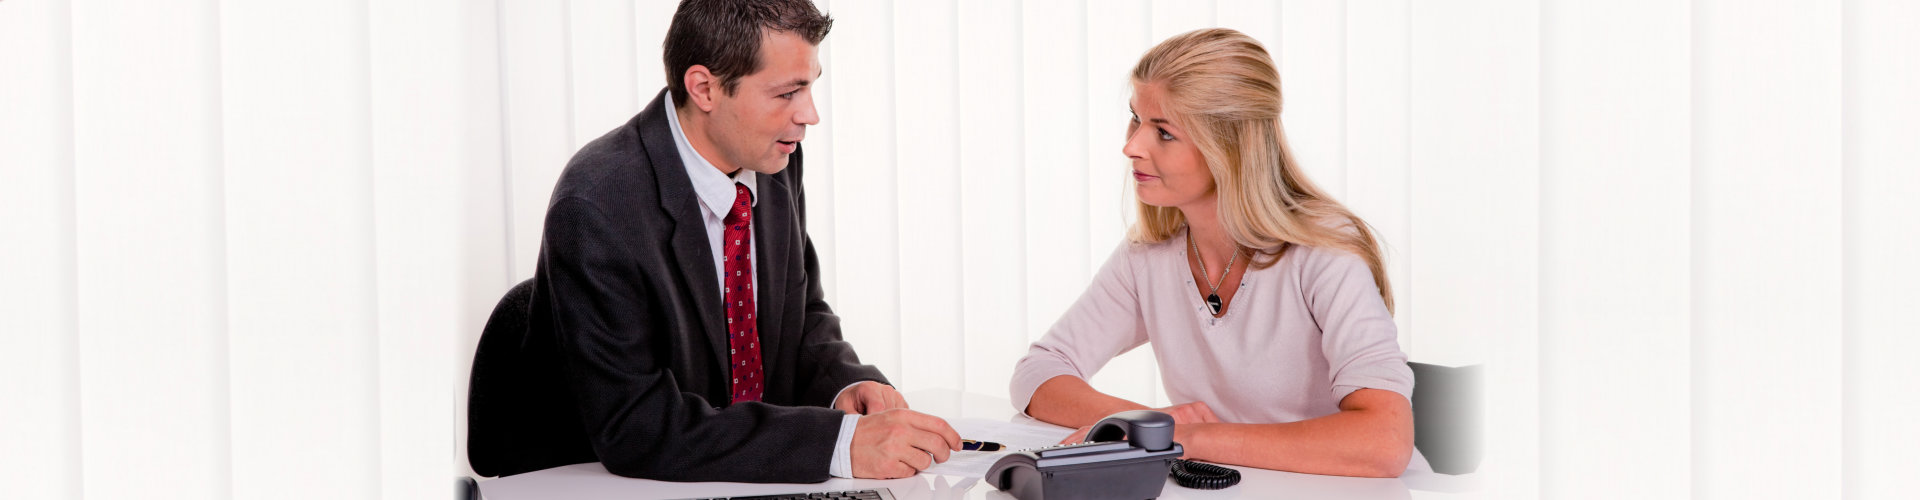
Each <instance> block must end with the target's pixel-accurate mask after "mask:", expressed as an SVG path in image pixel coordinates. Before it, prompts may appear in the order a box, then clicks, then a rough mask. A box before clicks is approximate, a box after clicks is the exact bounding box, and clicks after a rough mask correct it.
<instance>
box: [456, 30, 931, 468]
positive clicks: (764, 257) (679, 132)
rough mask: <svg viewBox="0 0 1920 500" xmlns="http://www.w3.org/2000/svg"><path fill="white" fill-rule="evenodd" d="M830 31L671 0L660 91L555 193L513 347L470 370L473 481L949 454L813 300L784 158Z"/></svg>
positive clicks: (797, 175)
mask: <svg viewBox="0 0 1920 500" xmlns="http://www.w3.org/2000/svg"><path fill="white" fill-rule="evenodd" d="M831 25H832V20H831V19H829V18H827V17H826V16H825V15H823V14H821V13H820V12H819V11H818V10H816V9H815V8H814V6H813V4H812V3H811V2H809V1H808V0H771V1H770V0H686V1H683V2H681V4H680V7H679V10H678V11H676V12H675V13H674V17H673V24H672V26H671V27H670V28H669V29H668V34H667V41H666V44H665V52H666V57H665V60H666V65H667V74H668V75H669V77H668V80H669V81H668V89H667V90H666V91H664V92H662V93H661V95H660V96H658V97H656V98H655V99H654V100H653V102H652V103H651V104H648V105H647V107H646V108H645V109H644V110H642V111H641V112H640V114H639V115H638V116H635V117H634V118H633V120H632V121H630V122H628V123H627V124H626V125H623V126H621V127H619V128H617V129H614V130H613V131H612V132H609V133H607V134H606V135H605V136H602V137H600V138H599V139H596V140H594V141H593V142H592V143H590V144H588V145H587V146H586V147H584V148H582V149H581V150H580V152H579V153H577V154H576V155H574V157H573V160H572V161H571V162H570V163H568V165H567V168H566V170H565V172H564V173H562V174H561V176H560V180H559V183H558V184H557V185H556V186H555V187H554V190H553V198H552V201H551V202H550V204H549V205H548V208H547V217H546V227H545V233H544V234H543V239H542V241H541V249H540V261H539V267H538V268H537V269H536V270H535V272H534V279H533V294H532V306H531V309H530V313H529V317H528V323H529V328H528V331H527V332H526V334H525V335H526V336H525V338H524V339H518V340H520V341H519V342H509V343H508V344H507V345H509V346H510V347H509V348H507V349H503V350H497V351H486V349H484V348H483V352H481V353H479V354H478V355H476V359H475V362H474V363H475V366H476V367H475V377H474V381H475V382H474V387H473V398H474V399H473V402H472V408H473V412H472V414H471V415H470V417H469V422H470V424H471V425H470V427H471V429H470V433H469V436H468V441H469V455H468V456H469V459H470V461H471V463H472V464H473V467H474V470H475V471H477V472H479V473H481V474H484V475H507V474H517V473H521V472H528V471H533V470H539V469H545V468H549V467H554V466H559V465H566V464H572V463H581V462H592V461H599V462H602V463H603V464H605V465H606V467H607V470H609V471H612V472H613V473H615V474H620V475H623V476H630V477H644V478H651V479H664V480H673V481H741V482H817V481H823V480H826V479H827V478H828V477H829V476H830V475H834V476H841V477H905V476H908V475H912V474H914V473H916V472H917V471H918V470H921V469H925V468H927V467H929V466H931V465H932V464H933V463H935V462H940V461H945V460H946V458H947V456H948V453H949V451H951V450H957V449H959V446H960V442H959V436H958V435H957V434H955V433H954V431H953V429H952V428H951V427H949V426H948V425H947V423H946V422H945V421H943V420H940V419H939V418H937V417H932V416H929V415H925V414H921V413H916V412H913V411H912V410H908V409H907V404H906V401H905V399H904V398H902V397H901V396H900V393H899V392H898V391H896V390H894V388H893V387H892V386H889V385H887V384H886V382H887V380H886V377H884V376H882V375H881V374H880V371H879V370H877V369H875V368H874V367H872V366H869V365H863V364H860V362H859V359H858V358H857V357H856V356H855V355H854V352H853V347H852V346H851V345H849V344H848V343H846V342H845V341H843V340H842V339H841V336H840V326H839V318H838V317H836V316H835V315H834V313H833V310H832V309H830V308H829V307H828V306H827V303H826V301H825V299H824V298H823V292H822V290H821V286H820V282H819V281H818V277H819V276H820V268H819V264H818V261H817V259H816V257H815V255H814V251H813V244H812V242H811V240H810V239H809V238H808V236H807V232H806V199H805V197H806V193H805V190H804V189H803V188H802V184H801V173H802V162H801V152H800V144H799V143H800V141H801V139H803V138H804V137H805V135H806V127H807V125H812V124H816V123H818V122H819V116H818V114H817V113H816V111H815V109H814V105H813V98H812V93H811V89H812V86H811V83H812V82H814V81H815V80H816V79H818V78H819V76H820V73H821V70H820V62H819V57H818V51H819V49H818V45H819V43H820V41H821V40H822V39H823V38H824V37H825V36H826V34H827V31H828V29H829V28H830V27H831ZM483 372H484V373H483Z"/></svg>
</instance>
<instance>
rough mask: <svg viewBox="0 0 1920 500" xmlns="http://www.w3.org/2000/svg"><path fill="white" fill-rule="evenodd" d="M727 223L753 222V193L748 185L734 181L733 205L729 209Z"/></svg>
mask: <svg viewBox="0 0 1920 500" xmlns="http://www.w3.org/2000/svg"><path fill="white" fill-rule="evenodd" d="M725 222H726V223H727V224H748V223H751V222H753V193H752V192H749V191H747V186H746V185H745V184H741V183H738V182H736V183H733V207H732V208H729V209H727V217H726V219H725Z"/></svg>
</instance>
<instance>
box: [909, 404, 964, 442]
mask: <svg viewBox="0 0 1920 500" xmlns="http://www.w3.org/2000/svg"><path fill="white" fill-rule="evenodd" d="M914 415H919V416H920V417H922V418H918V419H914V420H913V421H912V422H913V426H914V427H918V428H920V429H921V430H924V431H927V432H931V433H933V434H934V435H936V436H939V438H940V439H941V440H943V441H946V444H947V449H949V450H958V449H960V433H959V432H958V431H955V430H953V426H952V425H947V421H946V420H944V419H941V418H940V417H936V416H933V415H928V414H925V413H914Z"/></svg>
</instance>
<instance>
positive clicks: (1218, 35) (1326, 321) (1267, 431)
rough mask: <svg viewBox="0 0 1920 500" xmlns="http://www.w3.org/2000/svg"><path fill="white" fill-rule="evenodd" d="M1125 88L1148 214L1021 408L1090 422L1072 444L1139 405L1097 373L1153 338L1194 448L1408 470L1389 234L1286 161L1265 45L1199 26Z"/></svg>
mask: <svg viewBox="0 0 1920 500" xmlns="http://www.w3.org/2000/svg"><path fill="white" fill-rule="evenodd" d="M1132 83H1133V96H1132V99H1131V100H1130V102H1129V104H1130V105H1131V107H1132V111H1133V116H1134V117H1133V120H1132V122H1131V123H1130V124H1128V126H1127V141H1126V146H1125V147H1124V148H1122V150H1121V151H1122V152H1123V153H1125V154H1126V156H1127V158H1129V159H1131V160H1132V166H1133V171H1132V173H1131V175H1132V176H1133V180H1134V188H1135V190H1136V194H1137V195H1138V199H1139V210H1140V220H1139V223H1138V224H1136V225H1135V226H1134V227H1133V230H1132V234H1131V235H1130V237H1129V238H1128V240H1129V241H1127V242H1125V243H1123V244H1121V245H1120V247H1119V248H1118V249H1116V250H1115V251H1114V253H1113V255H1112V256H1111V257H1109V258H1108V259H1107V262H1106V264H1105V265H1104V266H1102V267H1101V269H1100V272H1099V274H1098V276H1096V277H1095V278H1094V281H1093V283H1092V284H1091V285H1090V286H1088V287H1087V291H1086V292H1085V293H1084V294H1083V295H1081V297H1080V299H1079V300H1078V301H1077V302H1075V303H1074V304H1073V306H1072V308H1070V309H1068V310H1067V312H1066V314H1065V315H1064V316H1062V317H1061V318H1060V320H1059V322H1057V323H1055V324H1054V325H1053V328H1052V329H1051V330H1049V331H1048V332H1047V334H1046V336H1045V337H1043V338H1041V339H1040V340H1039V341H1038V342H1035V343H1034V344H1033V347H1032V348H1031V350H1030V351H1029V353H1028V354H1027V356H1026V357H1025V358H1023V359H1021V360H1020V362H1019V364H1018V365H1017V366H1016V368H1015V373H1014V377H1013V384H1012V397H1013V400H1014V406H1015V408H1016V409H1018V410H1020V411H1022V412H1025V413H1026V414H1027V415H1030V416H1032V417H1034V418H1037V419H1040V420H1043V421H1046V422H1051V423H1054V424H1059V425H1064V426H1068V427H1080V428H1081V433H1076V434H1075V435H1074V436H1073V437H1070V438H1068V440H1069V441H1078V440H1079V439H1080V436H1081V435H1082V434H1083V433H1084V432H1085V430H1086V429H1085V426H1088V425H1091V424H1093V423H1094V422H1095V421H1096V420H1098V419H1100V418H1101V417H1104V416H1106V415H1109V414H1112V413H1114V412H1118V411H1123V410H1131V409H1142V408H1146V406H1145V405H1141V404H1139V403H1135V402H1132V401H1127V400H1124V399H1120V398H1117V397H1113V396H1110V395H1107V394H1103V393H1101V392H1099V391H1096V390H1094V389H1093V387H1092V386H1090V385H1088V384H1087V382H1086V380H1087V379H1088V378H1090V377H1092V376H1093V374H1094V372H1097V371H1099V369H1100V367H1101V366H1102V365H1104V364H1106V362H1107V361H1108V360H1111V359H1112V358H1113V357H1114V356H1117V355H1119V354H1121V353H1123V352H1126V351H1128V350H1131V349H1133V348H1135V347H1138V346H1140V345H1141V344H1152V347H1153V351H1154V354H1155V356H1156V357H1157V358H1158V359H1159V363H1160V373H1161V377H1162V382H1163V383H1164V384H1165V386H1166V389H1167V395H1168V397H1169V399H1171V400H1172V401H1174V402H1177V403H1179V404H1177V405H1175V406H1172V407H1169V408H1163V409H1162V410H1163V411H1167V412H1169V413H1171V414H1172V415H1174V417H1175V419H1176V422H1177V424H1178V425H1176V426H1175V431H1176V437H1175V439H1176V440H1177V441H1178V442H1180V443H1181V444H1182V445H1184V446H1185V447H1186V451H1187V458H1191V459H1196V460H1204V461H1209V462H1217V463H1226V464H1234V465H1245V466H1251V467H1258V468H1263V469H1276V470H1287V471H1295V472H1304V473H1314V474H1331V475H1343V476H1369V477H1394V476H1399V475H1400V473H1401V472H1403V471H1405V470H1406V469H1407V467H1408V463H1409V461H1410V460H1412V457H1413V453H1414V452H1413V412H1412V410H1411V408H1410V405H1409V398H1410V395H1411V394H1412V392H1413V372H1412V371H1411V370H1410V369H1409V368H1408V367H1407V358H1406V354H1404V353H1402V352H1401V351H1400V346H1399V344H1398V343H1397V342H1396V340H1395V336H1396V334H1395V331H1394V324H1393V314H1392V308H1393V299H1392V295H1391V294H1390V288H1389V286H1388V283H1387V277H1386V274H1385V272H1384V270H1383V268H1382V267H1381V257H1380V250H1379V245H1378V244H1377V243H1376V241H1375V239H1374V237H1373V234H1372V231H1371V230H1370V229H1369V228H1368V226H1367V224H1366V223H1365V222H1363V221H1361V220H1360V218H1359V217H1356V216H1354V214H1353V213H1352V212H1351V211H1348V210H1347V209H1346V208H1345V207H1343V206H1341V205H1340V203H1339V202H1338V201H1335V200H1334V199H1333V198H1332V197H1330V196H1328V195H1327V194H1326V193H1325V192H1323V191H1321V190H1320V188H1318V187H1316V186H1315V185H1314V184H1313V182H1311V181H1309V180H1308V179H1307V177H1306V176H1305V172H1303V171H1301V170H1300V167H1299V165H1296V164H1295V163H1294V158H1293V155H1292V154H1291V153H1289V151H1288V148H1287V141H1286V137H1285V135H1284V134H1283V133H1282V131H1281V128H1280V103H1281V98H1280V77H1279V74H1278V72H1277V71H1276V70H1275V68H1274V64H1273V59H1272V58H1271V57H1269V56H1268V55H1267V52H1266V50H1265V49H1264V48H1262V47H1261V45H1260V43H1259V42H1257V41H1254V40H1253V39H1252V38H1249V37H1247V36H1246V35H1243V34H1241V33H1239V32H1236V31H1233V30H1227V29H1207V30H1199V31H1194V32H1190V33H1186V34H1183V35H1179V36H1176V37H1173V38H1171V39H1168V40H1167V41H1165V42H1161V43H1160V45H1159V46H1157V47H1154V48H1153V50H1151V51H1148V52H1147V54H1146V55H1145V56H1144V57H1142V58H1141V60H1140V63H1139V64H1138V65H1136V66H1135V67H1134V70H1133V78H1132ZM1420 462H1424V461H1420ZM1422 467H1424V466H1422Z"/></svg>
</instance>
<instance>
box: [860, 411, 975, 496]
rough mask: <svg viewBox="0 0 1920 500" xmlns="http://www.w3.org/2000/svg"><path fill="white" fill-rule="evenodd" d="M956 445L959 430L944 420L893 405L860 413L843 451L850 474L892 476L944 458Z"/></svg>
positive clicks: (915, 469) (883, 477) (923, 467)
mask: <svg viewBox="0 0 1920 500" xmlns="http://www.w3.org/2000/svg"><path fill="white" fill-rule="evenodd" d="M849 392H851V391H849ZM958 449H960V433H958V432H954V431H953V427H952V426H949V425H947V421H945V420H941V419H940V417H935V416H932V415H928V414H925V413H919V412H915V411H913V410H907V409H893V410H884V411H879V412H875V413H873V414H869V415H867V416H864V417H860V423H859V424H856V425H855V426H854V429H853V445H852V446H851V447H849V449H848V450H847V453H848V458H850V459H851V460H852V462H853V477H855V478H860V479H894V478H902V477H907V476H911V475H914V474H918V473H919V472H920V471H923V470H926V469H927V468H928V467H933V464H935V463H939V462H945V461H947V456H948V455H949V454H950V453H952V452H953V450H958Z"/></svg>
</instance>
